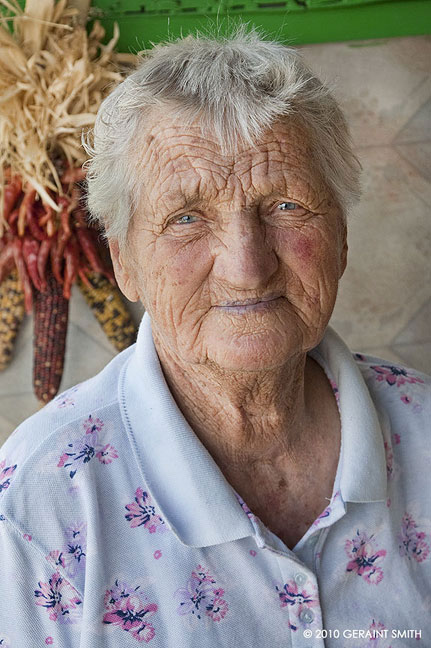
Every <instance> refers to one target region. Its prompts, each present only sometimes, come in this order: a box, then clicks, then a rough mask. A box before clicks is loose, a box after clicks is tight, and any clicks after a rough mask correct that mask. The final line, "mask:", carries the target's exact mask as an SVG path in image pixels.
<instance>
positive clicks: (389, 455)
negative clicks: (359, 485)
mask: <svg viewBox="0 0 431 648" xmlns="http://www.w3.org/2000/svg"><path fill="white" fill-rule="evenodd" d="M384 447H385V453H386V473H387V477H388V479H391V478H392V477H393V473H394V453H393V452H392V447H391V446H390V445H389V444H388V443H387V442H386V441H385V442H384Z"/></svg>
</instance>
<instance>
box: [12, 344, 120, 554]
mask: <svg viewBox="0 0 431 648" xmlns="http://www.w3.org/2000/svg"><path fill="white" fill-rule="evenodd" d="M130 353H131V350H130V349H127V350H126V352H123V353H121V354H119V355H118V356H116V357H115V358H114V360H113V361H111V362H110V363H109V365H107V366H106V367H105V368H104V369H103V370H102V372H100V373H99V374H97V375H96V376H94V377H93V378H90V379H89V380H86V381H85V382H83V383H81V384H79V385H76V386H74V387H71V388H70V389H67V390H66V391H65V392H63V393H62V394H60V395H59V396H57V397H56V398H55V399H54V400H53V401H51V402H50V403H49V404H48V405H46V406H45V407H44V408H43V409H41V410H39V411H38V412H37V413H36V414H34V415H33V416H31V417H30V418H28V419H26V420H25V421H24V422H23V423H22V424H21V425H20V426H18V428H17V429H16V430H15V432H13V433H12V435H11V436H10V437H9V438H8V439H7V440H6V442H5V443H4V444H3V446H2V447H1V448H0V516H3V518H5V519H8V520H9V521H10V522H11V523H12V525H13V526H14V527H15V529H16V530H18V531H19V532H20V533H21V534H22V535H23V536H26V537H31V538H32V541H33V542H34V543H35V544H39V548H40V550H41V551H42V552H43V553H44V555H48V554H49V553H50V551H52V547H53V546H55V543H56V535H58V536H59V538H58V540H59V541H60V540H61V538H62V537H63V535H64V529H65V528H67V527H68V526H70V524H75V523H78V524H80V523H85V520H84V519H83V518H84V512H85V510H86V508H87V506H88V501H86V498H87V499H88V497H91V496H92V492H91V489H90V490H89V489H87V485H86V482H92V483H93V484H94V486H96V481H97V479H103V478H104V476H106V469H109V468H110V469H111V470H110V475H109V477H110V478H112V473H113V472H114V471H115V467H116V466H115V464H116V460H118V456H119V454H120V451H121V447H120V444H122V443H123V444H124V443H127V439H126V438H125V434H124V433H123V427H122V422H121V413H120V409H119V406H118V395H117V394H118V378H119V375H120V372H121V369H122V367H123V365H124V363H125V362H127V359H128V357H129V355H130ZM96 465H97V466H99V468H100V469H97V468H96ZM104 470H105V472H104ZM87 496H88V497H87Z"/></svg>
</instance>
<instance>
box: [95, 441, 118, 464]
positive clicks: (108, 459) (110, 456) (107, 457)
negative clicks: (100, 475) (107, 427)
mask: <svg viewBox="0 0 431 648" xmlns="http://www.w3.org/2000/svg"><path fill="white" fill-rule="evenodd" d="M96 457H97V458H98V460H99V461H100V463H103V464H109V463H112V461H113V460H114V459H117V458H118V454H117V450H116V449H115V448H114V446H112V445H111V444H110V443H107V444H106V445H105V446H103V448H102V449H101V450H99V452H96Z"/></svg>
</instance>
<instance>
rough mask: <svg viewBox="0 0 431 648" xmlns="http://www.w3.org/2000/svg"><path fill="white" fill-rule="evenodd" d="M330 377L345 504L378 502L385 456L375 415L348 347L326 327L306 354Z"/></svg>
mask: <svg viewBox="0 0 431 648" xmlns="http://www.w3.org/2000/svg"><path fill="white" fill-rule="evenodd" d="M310 355H311V357H314V358H315V360H317V362H320V364H321V365H322V366H323V368H325V366H326V367H327V368H328V370H329V373H330V374H331V375H332V376H333V378H334V381H335V383H336V385H337V387H338V392H339V400H338V407H339V411H340V418H341V452H340V462H339V471H340V481H339V488H340V491H341V497H342V498H343V500H344V501H345V502H381V501H383V500H386V497H387V472H386V454H385V448H384V440H383V434H382V430H381V427H380V423H379V419H378V417H377V412H376V409H375V407H374V403H373V401H372V399H371V396H370V393H369V391H368V388H367V386H366V384H365V381H364V379H363V377H362V374H361V372H360V370H359V368H358V365H357V363H356V361H355V360H354V358H353V356H352V354H351V352H350V351H349V349H348V347H347V346H346V345H345V344H344V342H343V341H342V339H341V338H340V337H339V336H338V335H337V333H336V332H335V331H334V330H333V329H331V328H330V327H328V328H327V329H326V332H325V335H324V337H323V340H322V341H321V343H320V344H319V345H318V346H317V347H316V348H315V349H313V350H312V351H311V352H310Z"/></svg>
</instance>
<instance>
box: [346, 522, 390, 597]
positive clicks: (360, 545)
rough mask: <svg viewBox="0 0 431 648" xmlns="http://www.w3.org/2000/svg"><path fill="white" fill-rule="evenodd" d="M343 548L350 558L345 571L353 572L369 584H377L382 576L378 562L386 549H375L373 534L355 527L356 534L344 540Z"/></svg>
mask: <svg viewBox="0 0 431 648" xmlns="http://www.w3.org/2000/svg"><path fill="white" fill-rule="evenodd" d="M344 549H345V551H346V554H347V555H348V557H349V558H350V561H349V562H348V563H347V567H346V571H348V572H354V573H356V574H357V575H358V576H362V578H363V579H364V580H365V581H366V582H367V583H369V584H373V585H377V584H378V583H380V581H381V580H382V578H383V569H382V567H381V565H380V564H377V563H381V562H382V561H383V560H384V558H385V556H386V549H377V546H376V540H375V538H374V536H373V535H370V536H369V535H368V534H367V533H366V532H365V531H359V529H357V531H356V536H355V537H354V538H352V539H351V540H346V542H345V545H344Z"/></svg>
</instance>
